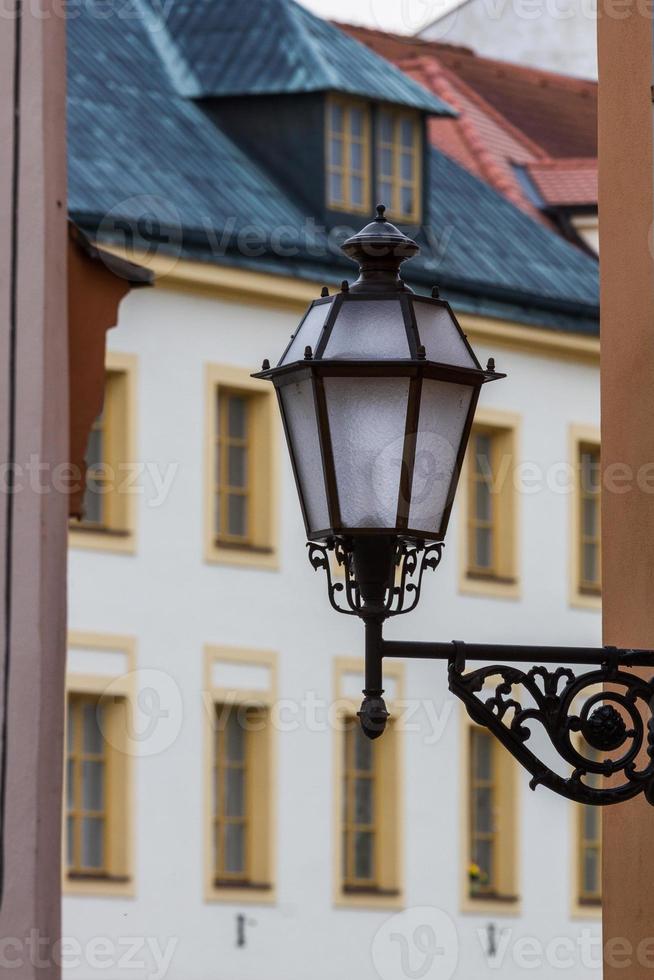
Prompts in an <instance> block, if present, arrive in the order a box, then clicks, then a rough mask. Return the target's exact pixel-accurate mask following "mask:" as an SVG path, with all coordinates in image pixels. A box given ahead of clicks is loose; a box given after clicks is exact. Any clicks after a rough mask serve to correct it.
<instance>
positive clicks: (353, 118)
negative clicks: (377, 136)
mask: <svg viewBox="0 0 654 980" xmlns="http://www.w3.org/2000/svg"><path fill="white" fill-rule="evenodd" d="M363 120H364V114H363V109H351V110H350V132H351V134H352V136H354V137H361V136H363V127H364V122H363Z"/></svg>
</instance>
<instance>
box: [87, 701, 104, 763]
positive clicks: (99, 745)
mask: <svg viewBox="0 0 654 980" xmlns="http://www.w3.org/2000/svg"><path fill="white" fill-rule="evenodd" d="M82 717H83V741H82V745H83V749H84V752H90V753H91V754H93V755H101V754H102V752H103V750H104V739H103V738H102V732H101V730H100V725H99V722H100V717H101V709H100V708H99V706H98V705H97V704H85V705H84V708H83V715H82Z"/></svg>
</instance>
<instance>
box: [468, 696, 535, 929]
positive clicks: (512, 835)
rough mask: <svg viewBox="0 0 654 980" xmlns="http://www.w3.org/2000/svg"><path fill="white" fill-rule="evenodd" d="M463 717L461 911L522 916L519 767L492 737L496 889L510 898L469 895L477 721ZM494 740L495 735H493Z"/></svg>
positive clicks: (473, 913)
mask: <svg viewBox="0 0 654 980" xmlns="http://www.w3.org/2000/svg"><path fill="white" fill-rule="evenodd" d="M460 717H461V729H460V731H461V737H460V744H461V804H460V807H461V809H460V813H461V820H460V822H459V826H460V828H461V834H462V846H461V848H460V851H459V853H460V855H461V874H460V881H461V911H462V912H463V913H470V914H472V915H507V916H518V915H520V914H521V897H520V894H519V882H520V831H521V826H520V824H521V821H520V782H519V779H518V773H519V768H518V764H517V762H516V761H515V759H514V758H513V756H512V755H511V754H510V752H508V751H507V750H506V749H505V748H504V746H503V745H502V744H501V743H500V742H499V741H498V740H497V739H495V738H492V748H493V752H494V755H495V765H496V771H497V791H496V792H497V796H498V797H499V801H498V803H497V808H496V809H497V812H498V813H499V814H500V817H501V819H499V821H498V829H497V832H496V833H497V854H498V878H497V887H498V889H499V893H500V895H506V896H508V897H507V899H504V900H502V899H496V898H492V897H488V896H486V897H482V896H480V897H478V898H474V897H472V896H471V894H470V880H469V874H468V869H469V867H470V864H471V863H472V855H471V852H470V821H471V816H470V765H471V759H470V729H471V728H474V727H475V726H474V722H473V721H472V720H471V719H470V717H469V716H468V715H467V713H466V712H465V711H463V710H460ZM491 737H492V736H491Z"/></svg>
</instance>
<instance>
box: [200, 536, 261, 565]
mask: <svg viewBox="0 0 654 980" xmlns="http://www.w3.org/2000/svg"><path fill="white" fill-rule="evenodd" d="M204 557H205V561H207V562H209V563H211V564H214V565H232V566H237V567H240V568H259V569H264V570H268V571H277V570H278V569H279V557H278V554H277V550H276V549H275V548H270V547H268V548H266V547H257V546H253V545H238V544H233V543H231V542H223V541H217V540H215V539H214V540H212V541H210V542H209V544H208V547H207V550H206V552H205V556H204Z"/></svg>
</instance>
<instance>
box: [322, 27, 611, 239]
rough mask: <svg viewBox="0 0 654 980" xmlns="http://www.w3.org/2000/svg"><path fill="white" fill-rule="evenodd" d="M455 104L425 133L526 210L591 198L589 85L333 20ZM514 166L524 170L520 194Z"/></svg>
mask: <svg viewBox="0 0 654 980" xmlns="http://www.w3.org/2000/svg"><path fill="white" fill-rule="evenodd" d="M339 26H340V27H341V28H342V29H343V30H345V31H347V32H348V33H349V34H351V35H352V36H353V37H355V38H357V40H359V41H361V42H362V43H364V44H366V45H368V46H370V47H371V48H373V50H375V51H376V52H377V53H378V54H381V55H382V56H384V57H386V58H388V59H389V60H390V61H393V62H395V63H396V64H397V65H398V66H399V67H401V68H402V69H403V71H405V72H406V73H407V74H409V75H411V76H412V77H413V78H415V79H416V81H418V82H420V83H421V84H422V85H424V86H425V87H426V88H427V89H429V90H430V91H431V92H433V93H434V94H435V95H438V96H439V97H440V98H441V99H443V100H444V101H445V102H447V103H448V104H449V105H451V106H452V107H453V108H455V109H456V110H457V111H458V113H459V116H458V118H457V119H451V118H442V117H441V118H434V119H432V120H431V121H430V124H429V126H430V128H429V134H430V139H431V141H432V143H433V144H434V145H435V146H437V147H438V148H439V149H440V150H442V151H443V153H445V154H447V155H448V156H450V157H451V158H452V159H453V160H456V161H457V163H459V164H461V166H463V167H465V168H466V170H469V171H470V172H471V173H473V174H475V176H477V177H479V178H480V179H482V180H484V181H486V183H488V184H491V185H492V186H493V187H495V189H496V190H498V191H499V192H500V193H501V194H503V195H504V196H505V197H507V198H508V199H509V200H510V201H512V203H513V204H515V205H517V206H518V207H520V208H522V210H524V211H527V212H528V213H529V214H531V215H532V217H538V218H539V219H540V220H544V221H546V222H548V219H547V218H545V217H544V215H543V212H542V211H541V210H540V209H539V207H538V201H537V198H536V195H538V196H539V197H540V198H542V201H543V204H544V205H549V206H551V207H556V206H564V205H586V204H591V205H592V204H596V203H597V160H596V155H597V133H596V130H597V85H596V83H595V82H590V81H585V80H583V79H577V78H569V77H568V76H565V75H557V74H555V73H553V72H548V71H541V70H539V69H533V68H525V67H522V66H520V65H513V64H510V63H506V62H500V61H494V60H492V59H489V58H482V57H479V56H478V55H476V54H474V52H473V51H471V50H470V49H468V48H464V47H459V46H455V45H451V44H445V43H443V42H438V41H436V42H434V41H423V40H420V39H417V38H412V37H403V36H401V35H396V34H386V33H384V32H382V31H375V30H370V29H368V28H364V27H354V26H352V25H350V24H341V25H339ZM516 166H517V167H519V168H524V170H526V172H527V174H528V175H529V177H530V178H531V182H532V184H533V187H534V189H535V191H536V195H534V194H530V193H529V190H528V186H527V185H525V182H524V179H521V177H520V175H519V173H518V172H517V170H516Z"/></svg>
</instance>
